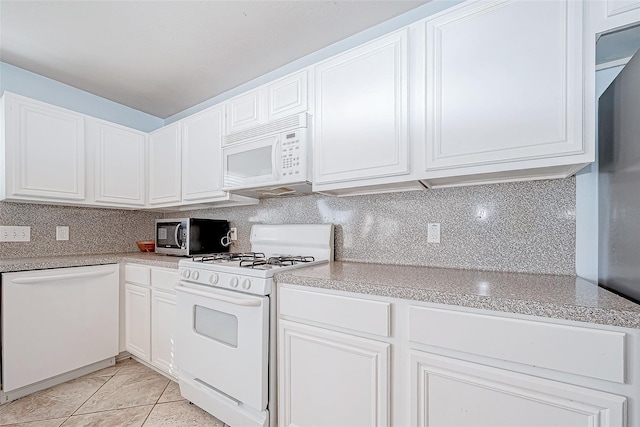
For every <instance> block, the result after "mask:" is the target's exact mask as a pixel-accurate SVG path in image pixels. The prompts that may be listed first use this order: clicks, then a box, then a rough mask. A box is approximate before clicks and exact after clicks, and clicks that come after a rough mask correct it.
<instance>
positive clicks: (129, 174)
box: [92, 122, 147, 206]
mask: <svg viewBox="0 0 640 427" xmlns="http://www.w3.org/2000/svg"><path fill="white" fill-rule="evenodd" d="M95 132H96V134H95V135H94V138H95V139H94V140H93V141H92V142H93V143H94V144H95V200H96V201H97V202H105V203H110V204H116V205H131V206H144V203H145V189H146V185H145V181H146V173H145V171H146V169H145V163H146V160H145V158H146V142H147V137H146V134H144V133H142V132H138V131H136V130H133V129H127V128H124V127H122V126H118V125H115V124H111V123H107V122H97V123H96V131H95Z"/></svg>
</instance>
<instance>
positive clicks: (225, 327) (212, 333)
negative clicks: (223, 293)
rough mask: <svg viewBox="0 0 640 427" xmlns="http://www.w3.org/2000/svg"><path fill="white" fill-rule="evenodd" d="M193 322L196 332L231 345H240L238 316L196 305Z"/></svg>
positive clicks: (235, 346)
mask: <svg viewBox="0 0 640 427" xmlns="http://www.w3.org/2000/svg"><path fill="white" fill-rule="evenodd" d="M193 323H194V327H193V329H194V330H195V331H196V333H198V334H200V335H202V336H205V337H207V338H211V339H212V340H215V341H218V342H221V343H222V344H226V345H228V346H230V347H234V348H237V347H238V318H237V317H236V316H234V315H232V314H228V313H223V312H222V311H218V310H212V309H210V308H207V307H202V306H200V305H196V306H195V310H194V313H193Z"/></svg>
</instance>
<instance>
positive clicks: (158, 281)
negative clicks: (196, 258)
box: [151, 268, 178, 293]
mask: <svg viewBox="0 0 640 427" xmlns="http://www.w3.org/2000/svg"><path fill="white" fill-rule="evenodd" d="M177 282H178V270H160V269H156V268H154V269H152V270H151V283H152V284H153V288H154V289H162V290H165V291H167V292H171V293H175V290H174V289H173V287H174V286H175V285H176V283H177Z"/></svg>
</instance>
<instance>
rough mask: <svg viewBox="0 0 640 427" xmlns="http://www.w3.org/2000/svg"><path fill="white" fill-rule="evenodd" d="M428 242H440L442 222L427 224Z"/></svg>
mask: <svg viewBox="0 0 640 427" xmlns="http://www.w3.org/2000/svg"><path fill="white" fill-rule="evenodd" d="M427 243H440V223H439V222H430V223H429V224H427Z"/></svg>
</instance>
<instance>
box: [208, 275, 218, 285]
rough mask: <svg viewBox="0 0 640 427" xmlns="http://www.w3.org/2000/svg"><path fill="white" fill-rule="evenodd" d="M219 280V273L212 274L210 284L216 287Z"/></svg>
mask: <svg viewBox="0 0 640 427" xmlns="http://www.w3.org/2000/svg"><path fill="white" fill-rule="evenodd" d="M218 279H219V277H218V273H211V276H209V283H211V284H212V285H215V284H216V283H218Z"/></svg>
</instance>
